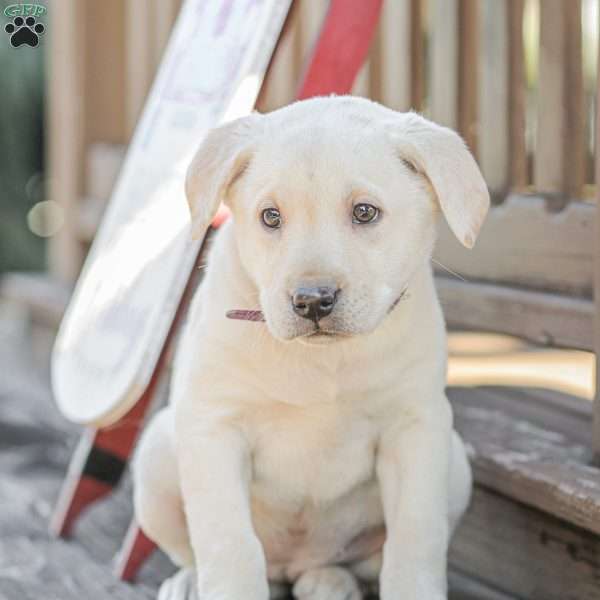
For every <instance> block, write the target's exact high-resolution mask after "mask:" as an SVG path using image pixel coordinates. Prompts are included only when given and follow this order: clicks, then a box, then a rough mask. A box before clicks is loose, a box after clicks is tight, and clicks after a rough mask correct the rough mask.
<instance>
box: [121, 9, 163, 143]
mask: <svg viewBox="0 0 600 600" xmlns="http://www.w3.org/2000/svg"><path fill="white" fill-rule="evenodd" d="M125 8H126V11H125V16H126V24H125V27H126V35H127V39H126V44H125V61H126V69H127V70H126V73H127V79H126V81H127V93H126V98H125V103H126V111H127V127H128V130H129V133H130V134H132V133H133V130H134V129H135V125H136V123H137V120H138V117H139V115H140V113H141V111H142V108H143V106H144V102H145V100H146V96H147V95H148V91H149V89H150V85H151V84H152V79H153V77H154V70H155V63H154V60H155V52H154V49H153V48H154V43H155V41H156V40H155V36H154V28H153V26H152V25H153V13H154V11H153V9H154V8H155V7H154V6H153V5H152V4H151V3H149V2H147V0H127V2H126V5H125Z"/></svg>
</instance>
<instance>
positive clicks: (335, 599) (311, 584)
mask: <svg viewBox="0 0 600 600" xmlns="http://www.w3.org/2000/svg"><path fill="white" fill-rule="evenodd" d="M292 592H293V594H294V598H296V600H362V597H363V596H362V593H361V591H360V588H359V587H358V582H357V581H356V579H355V577H354V575H352V573H350V571H348V570H347V569H343V568H342V567H322V568H319V569H311V570H310V571H305V572H304V573H302V575H300V577H299V578H298V579H297V580H296V583H295V584H294V588H293V590H292Z"/></svg>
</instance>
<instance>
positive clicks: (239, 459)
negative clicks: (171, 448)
mask: <svg viewBox="0 0 600 600" xmlns="http://www.w3.org/2000/svg"><path fill="white" fill-rule="evenodd" d="M201 420H202V419H200V421H201ZM198 421H199V419H198V417H197V416H195V419H194V418H192V419H190V418H185V416H184V417H183V418H178V419H177V424H178V432H177V433H178V440H177V450H178V466H179V470H180V480H181V488H182V489H181V491H182V495H183V501H184V507H185V514H186V517H187V524H188V529H189V534H190V540H191V544H192V548H193V551H194V558H195V563H196V571H197V574H198V597H199V600H240V598H244V599H245V600H267V599H268V597H269V587H268V584H267V572H266V564H265V556H264V552H263V549H262V545H261V543H260V541H259V540H258V538H257V536H256V534H255V532H254V529H253V526H252V520H251V512H250V497H249V484H250V476H251V464H250V451H249V448H248V445H247V443H246V440H245V439H244V437H243V435H242V434H241V433H240V432H239V431H237V430H236V429H235V427H233V426H229V425H222V424H221V425H215V424H211V425H208V424H207V423H206V422H204V423H199V422H198Z"/></svg>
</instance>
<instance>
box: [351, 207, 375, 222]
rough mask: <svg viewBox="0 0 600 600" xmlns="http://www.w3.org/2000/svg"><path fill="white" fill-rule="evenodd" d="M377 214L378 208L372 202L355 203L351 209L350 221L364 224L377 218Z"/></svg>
mask: <svg viewBox="0 0 600 600" xmlns="http://www.w3.org/2000/svg"><path fill="white" fill-rule="evenodd" d="M378 216H379V209H378V208H377V207H376V206H373V205H372V204H366V203H364V202H363V203H361V204H355V205H354V208H353V209H352V222H353V223H357V224H359V225H364V224H365V223H372V222H373V221H375V220H377V217H378Z"/></svg>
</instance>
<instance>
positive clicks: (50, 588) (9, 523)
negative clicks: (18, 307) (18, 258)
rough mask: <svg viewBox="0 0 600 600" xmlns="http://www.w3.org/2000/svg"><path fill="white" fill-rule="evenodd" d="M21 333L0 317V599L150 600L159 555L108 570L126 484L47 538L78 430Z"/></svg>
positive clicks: (466, 585)
mask: <svg viewBox="0 0 600 600" xmlns="http://www.w3.org/2000/svg"><path fill="white" fill-rule="evenodd" d="M25 333H26V332H24V330H23V329H22V327H21V326H20V325H18V324H17V323H16V322H15V321H14V319H11V320H8V321H7V320H6V319H4V321H2V318H1V315H0V365H1V367H0V369H1V371H0V598H1V599H2V600H39V599H40V598H43V599H44V600H54V599H56V600H71V599H72V600H81V598H85V599H86V600H100V599H104V598H119V599H120V600H137V599H150V598H154V597H155V595H156V589H157V587H158V584H159V583H160V581H162V579H164V577H166V576H167V575H168V574H170V573H171V572H172V570H173V567H172V566H171V565H170V563H169V561H168V560H167V559H166V557H164V556H163V555H161V554H160V553H156V554H155V555H154V556H153V558H152V559H151V560H150V561H149V562H148V563H147V564H146V565H145V566H144V568H143V570H142V572H141V575H140V578H139V581H138V582H136V583H135V584H134V585H129V584H126V583H122V582H119V581H117V580H116V579H115V578H114V576H113V575H112V571H111V561H112V558H113V556H114V555H115V553H116V551H117V549H118V547H119V544H120V541H121V539H122V537H123V535H124V532H125V530H126V528H127V525H128V523H129V520H130V517H131V512H132V509H131V501H130V498H131V483H130V480H129V478H128V477H126V478H125V481H124V483H123V485H122V486H121V487H120V489H119V490H118V491H117V492H116V493H115V494H113V495H112V496H110V497H109V498H107V499H106V500H103V501H101V502H99V503H98V504H97V505H96V506H94V507H93V508H92V509H91V510H90V511H89V512H88V513H86V514H85V516H84V517H83V518H82V519H81V520H80V522H79V523H78V525H77V527H76V528H75V531H74V535H73V537H72V539H70V540H68V541H64V540H57V539H54V538H52V537H51V536H50V535H49V534H48V532H47V523H48V520H49V517H50V514H51V510H52V507H53V503H54V501H55V498H56V496H57V493H58V489H59V486H60V483H61V480H62V477H63V475H64V473H65V469H66V466H67V463H68V460H69V458H70V456H71V452H72V450H73V447H74V445H75V443H76V441H77V439H78V434H79V430H78V428H77V427H74V426H73V425H71V424H69V423H67V422H66V421H65V420H64V419H63V418H62V417H61V416H60V415H59V414H58V412H57V410H56V409H55V408H54V405H53V403H52V399H51V396H50V391H49V378H48V373H47V372H46V369H44V368H41V367H40V366H39V364H38V365H37V366H36V361H34V360H33V358H32V354H31V351H30V348H29V347H28V345H27V344H26V343H24V339H25V337H26V336H25ZM37 362H38V363H39V361H37ZM451 587H452V593H451V596H450V597H451V600H475V599H479V600H481V599H482V598H490V599H492V598H494V599H496V598H497V599H498V600H502V599H504V596H500V595H498V596H496V595H495V594H491V595H489V594H487V593H486V594H484V592H483V591H482V589H481V588H480V587H478V585H477V584H475V583H474V582H472V581H468V580H464V579H463V578H460V577H458V576H456V575H453V576H452V578H451ZM458 588H460V590H459V589H458Z"/></svg>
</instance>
